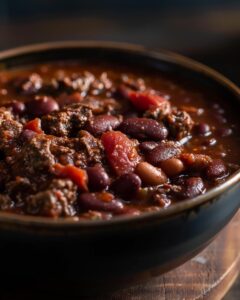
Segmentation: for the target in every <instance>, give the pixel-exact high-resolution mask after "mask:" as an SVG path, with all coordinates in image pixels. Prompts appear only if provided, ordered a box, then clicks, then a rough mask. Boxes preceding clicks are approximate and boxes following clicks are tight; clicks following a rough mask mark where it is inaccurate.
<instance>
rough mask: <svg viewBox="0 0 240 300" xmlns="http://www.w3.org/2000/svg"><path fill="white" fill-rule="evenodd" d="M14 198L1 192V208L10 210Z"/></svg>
mask: <svg viewBox="0 0 240 300" xmlns="http://www.w3.org/2000/svg"><path fill="white" fill-rule="evenodd" d="M13 205H14V204H13V201H12V199H11V198H10V197H9V196H8V195H5V194H0V209H1V210H10V209H11V208H12V207H13Z"/></svg>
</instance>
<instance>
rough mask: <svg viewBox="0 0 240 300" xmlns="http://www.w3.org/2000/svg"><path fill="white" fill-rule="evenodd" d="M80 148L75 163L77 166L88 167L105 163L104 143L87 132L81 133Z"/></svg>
mask: <svg viewBox="0 0 240 300" xmlns="http://www.w3.org/2000/svg"><path fill="white" fill-rule="evenodd" d="M78 147H79V148H78V160H76V161H75V164H76V165H77V166H81V167H86V166H87V165H90V166H91V165H94V164H96V163H103V162H104V159H105V155H104V149H103V146H102V143H101V141H100V140H99V139H97V138H95V137H94V136H92V135H91V134H90V133H89V132H87V131H85V130H82V131H80V132H79V144H78Z"/></svg>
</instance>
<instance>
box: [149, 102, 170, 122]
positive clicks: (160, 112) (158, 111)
mask: <svg viewBox="0 0 240 300" xmlns="http://www.w3.org/2000/svg"><path fill="white" fill-rule="evenodd" d="M171 111H172V108H171V104H170V102H169V101H167V100H166V101H165V102H163V103H162V105H161V106H156V107H151V108H149V109H148V110H147V111H146V112H145V113H144V117H145V118H152V119H155V120H157V121H162V120H163V119H164V117H165V116H167V115H168V114H170V113H171Z"/></svg>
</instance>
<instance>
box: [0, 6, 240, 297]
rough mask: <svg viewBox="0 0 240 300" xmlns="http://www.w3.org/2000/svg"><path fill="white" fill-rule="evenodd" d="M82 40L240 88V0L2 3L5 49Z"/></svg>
mask: <svg viewBox="0 0 240 300" xmlns="http://www.w3.org/2000/svg"><path fill="white" fill-rule="evenodd" d="M81 39H84V40H95V39H96V40H110V41H120V42H130V43H137V44H142V45H145V46H147V47H149V48H155V49H158V48H165V49H168V50H171V51H176V52H179V53H181V54H184V55H187V56H190V57H192V58H195V59H197V60H199V61H202V62H204V63H206V64H208V65H210V66H212V67H214V68H216V69H217V70H219V71H221V72H222V73H223V74H225V75H226V76H228V77H229V78H231V79H232V80H233V81H235V82H236V83H237V84H239V85H240V0H85V1H84V0H22V1H20V0H0V50H1V49H7V48H10V47H15V46H20V45H26V44H30V43H39V42H46V41H57V40H81ZM230 293H231V295H230V294H228V296H227V297H226V299H240V298H239V294H240V281H239V280H238V282H236V284H235V288H234V289H231V291H230Z"/></svg>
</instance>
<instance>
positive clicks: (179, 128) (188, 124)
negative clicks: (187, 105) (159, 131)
mask: <svg viewBox="0 0 240 300" xmlns="http://www.w3.org/2000/svg"><path fill="white" fill-rule="evenodd" d="M164 121H165V123H166V124H167V126H168V127H169V130H170V133H171V135H172V136H173V137H175V138H177V139H178V140H180V139H182V138H184V137H186V136H188V135H190V133H191V130H192V128H193V125H194V122H193V120H192V118H191V117H190V115H189V114H188V113H187V112H186V111H183V110H177V109H175V110H173V112H172V113H171V114H168V115H167V116H166V117H165V118H164Z"/></svg>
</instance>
